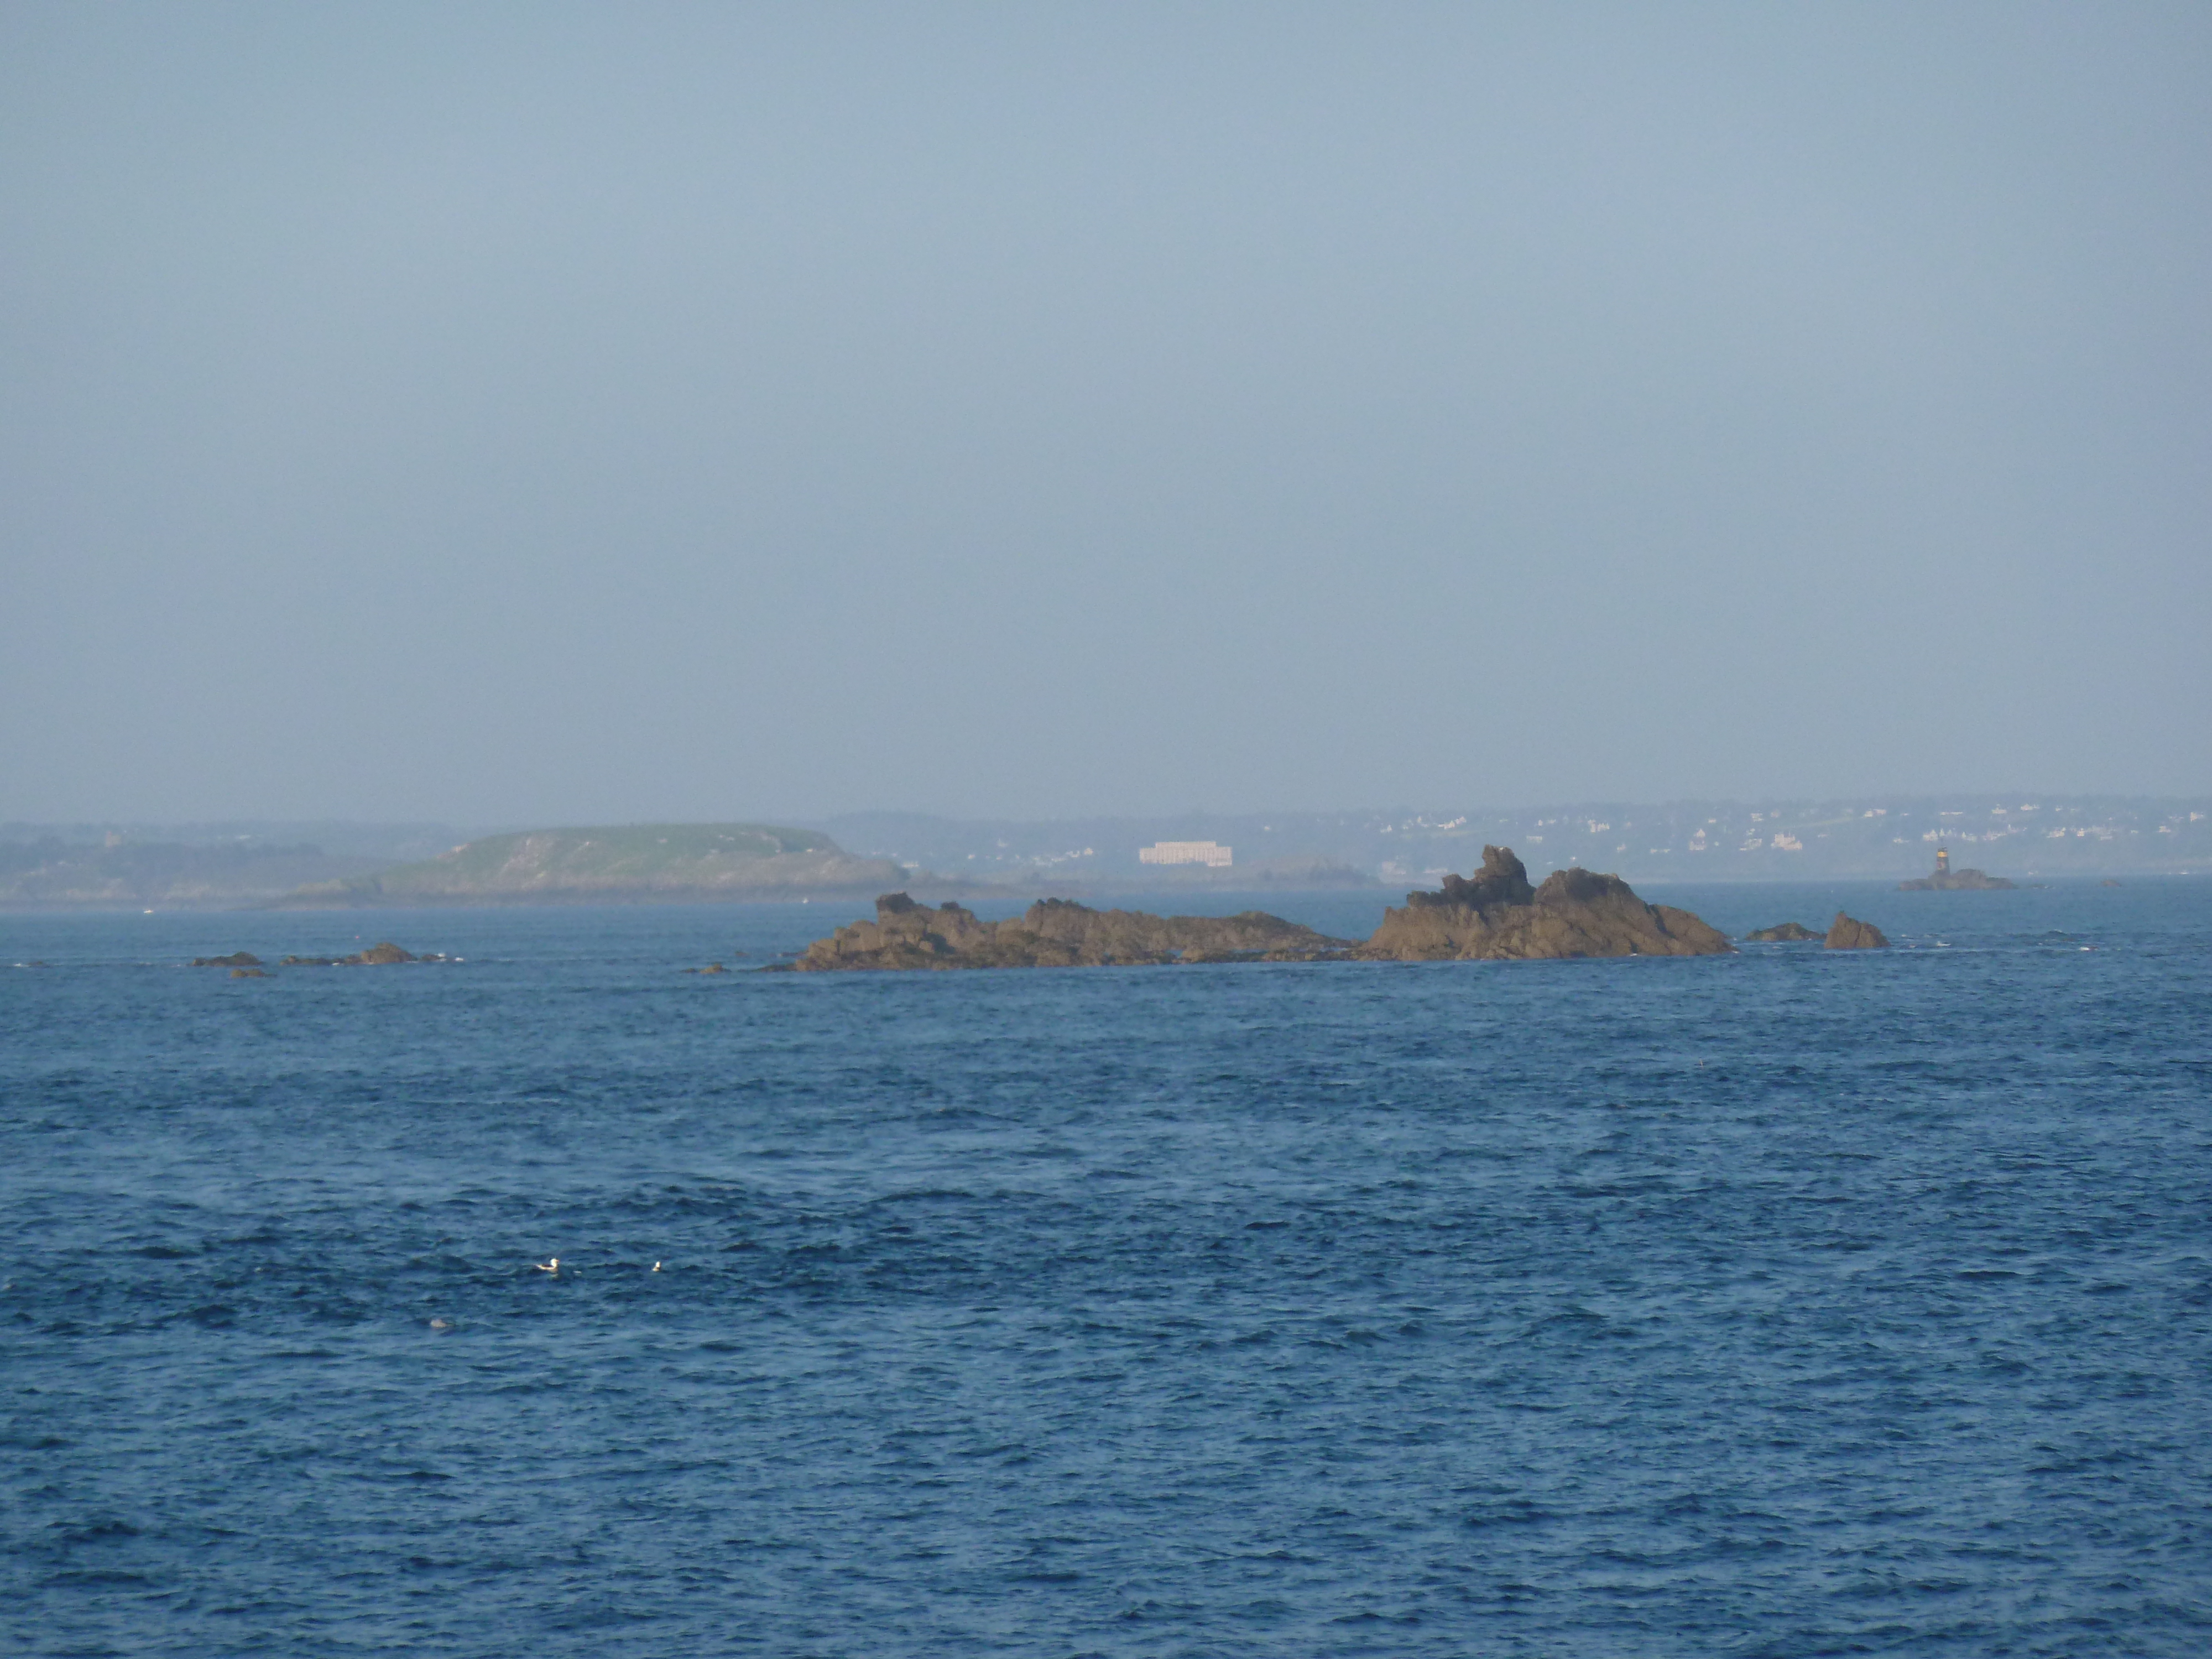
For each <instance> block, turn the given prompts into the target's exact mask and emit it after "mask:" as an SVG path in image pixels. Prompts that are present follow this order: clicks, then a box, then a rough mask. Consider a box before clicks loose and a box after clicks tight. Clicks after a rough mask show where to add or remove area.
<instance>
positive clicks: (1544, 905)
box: [1357, 847, 1735, 962]
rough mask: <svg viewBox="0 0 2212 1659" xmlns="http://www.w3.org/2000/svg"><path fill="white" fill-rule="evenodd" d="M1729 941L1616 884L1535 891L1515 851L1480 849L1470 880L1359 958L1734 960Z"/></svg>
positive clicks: (1381, 931)
mask: <svg viewBox="0 0 2212 1659" xmlns="http://www.w3.org/2000/svg"><path fill="white" fill-rule="evenodd" d="M1734 949H1735V946H1733V945H1730V944H1729V942H1728V939H1727V937H1726V936H1725V935H1723V933H1720V932H1719V931H1718V930H1717V929H1716V928H1713V927H1708V926H1707V925H1706V924H1705V921H1702V920H1701V919H1699V917H1697V916H1694V915H1691V914H1690V912H1688V911H1687V910H1677V909H1675V908H1674V907H1673V906H1671V905H1665V904H1646V903H1645V902H1644V901H1643V900H1642V899H1640V898H1638V897H1637V896H1636V894H1635V891H1634V890H1632V888H1631V887H1630V886H1629V884H1627V883H1626V882H1625V881H1623V880H1621V878H1620V877H1618V876H1603V875H1599V874H1597V873H1596V872H1595V871H1589V870H1581V869H1571V870H1555V871H1553V872H1552V873H1551V874H1550V875H1549V876H1547V878H1545V880H1544V884H1543V885H1542V886H1541V887H1535V888H1532V887H1530V886H1529V884H1528V869H1527V867H1526V866H1524V865H1522V862H1521V860H1519V859H1517V858H1516V857H1515V856H1514V855H1513V849H1512V848H1510V847H1486V848H1483V849H1482V868H1481V869H1480V870H1479V871H1477V872H1475V873H1474V876H1473V877H1472V878H1466V879H1462V878H1460V877H1458V876H1447V877H1445V878H1444V882H1443V889H1442V890H1441V891H1438V892H1434V893H1408V894H1407V895H1406V908H1404V909H1402V910H1389V911H1386V912H1384V913H1383V925H1382V926H1381V927H1378V928H1376V930H1375V934H1374V937H1373V938H1371V939H1369V940H1368V941H1367V943H1366V944H1365V945H1362V946H1361V947H1360V948H1359V950H1358V952H1357V954H1358V956H1359V957H1361V958H1363V959H1364V960H1367V961H1370V962H1444V961H1485V962H1499V961H1534V960H1547V959H1553V958H1559V957H1637V956H1643V957H1702V956H1718V955H1722V954H1724V953H1726V952H1729V951H1733V950H1734Z"/></svg>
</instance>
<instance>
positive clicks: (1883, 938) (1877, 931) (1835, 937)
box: [1821, 910, 1889, 951]
mask: <svg viewBox="0 0 2212 1659" xmlns="http://www.w3.org/2000/svg"><path fill="white" fill-rule="evenodd" d="M1888 943H1889V937H1888V935H1887V934H1886V933H1883V932H1882V931H1881V928H1879V927H1875V925H1874V924H1873V923H1872V922H1870V921H1859V920H1857V918H1856V917H1852V916H1847V915H1844V913H1843V912H1842V911H1841V910H1838V911H1837V912H1836V919H1835V921H1833V922H1832V923H1830V924H1829V927H1828V937H1827V939H1826V941H1825V943H1824V944H1823V945H1822V947H1821V948H1822V949H1824V950H1829V951H1879V950H1881V949H1882V948H1883V947H1885V946H1886V945H1888Z"/></svg>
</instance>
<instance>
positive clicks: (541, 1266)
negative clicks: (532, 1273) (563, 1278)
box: [530, 1255, 561, 1273]
mask: <svg viewBox="0 0 2212 1659" xmlns="http://www.w3.org/2000/svg"><path fill="white" fill-rule="evenodd" d="M530 1265H531V1266H532V1267H535V1268H536V1269H537V1270H538V1272H539V1273H559V1272H560V1271H561V1258H560V1257H559V1256H557V1255H549V1256H547V1257H546V1258H545V1260H544V1261H533V1262H532V1263H531V1264H530Z"/></svg>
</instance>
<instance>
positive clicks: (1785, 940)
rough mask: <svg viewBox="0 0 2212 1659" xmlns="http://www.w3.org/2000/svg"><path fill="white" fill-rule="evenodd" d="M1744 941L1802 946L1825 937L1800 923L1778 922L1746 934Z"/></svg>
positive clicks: (1759, 943) (1754, 943)
mask: <svg viewBox="0 0 2212 1659" xmlns="http://www.w3.org/2000/svg"><path fill="white" fill-rule="evenodd" d="M1743 937H1744V939H1745V941H1746V942H1747V943H1748V944H1752V945H1802V944H1804V943H1806V942H1807V941H1808V940H1810V941H1813V942H1815V943H1817V942H1818V941H1820V939H1825V938H1826V937H1827V935H1826V934H1825V933H1814V931H1813V930H1812V929H1811V928H1809V927H1805V926H1804V925H1803V924H1802V923H1800V922H1795V921H1778V922H1777V923H1775V924H1774V926H1773V927H1762V928H1760V929H1759V931H1758V932H1757V933H1746V934H1745V935H1744V936H1743Z"/></svg>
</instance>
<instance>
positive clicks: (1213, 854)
mask: <svg viewBox="0 0 2212 1659" xmlns="http://www.w3.org/2000/svg"><path fill="white" fill-rule="evenodd" d="M1137 862H1138V863H1139V864H1203V865H1206V866H1208V867H1209V868H1212V869H1215V870H1225V869H1227V868H1228V867H1229V848H1226V847H1224V846H1223V845H1222V844H1221V843H1220V842H1218V841H1156V842H1153V843H1152V845H1151V846H1150V847H1140V848H1138V849H1137Z"/></svg>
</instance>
